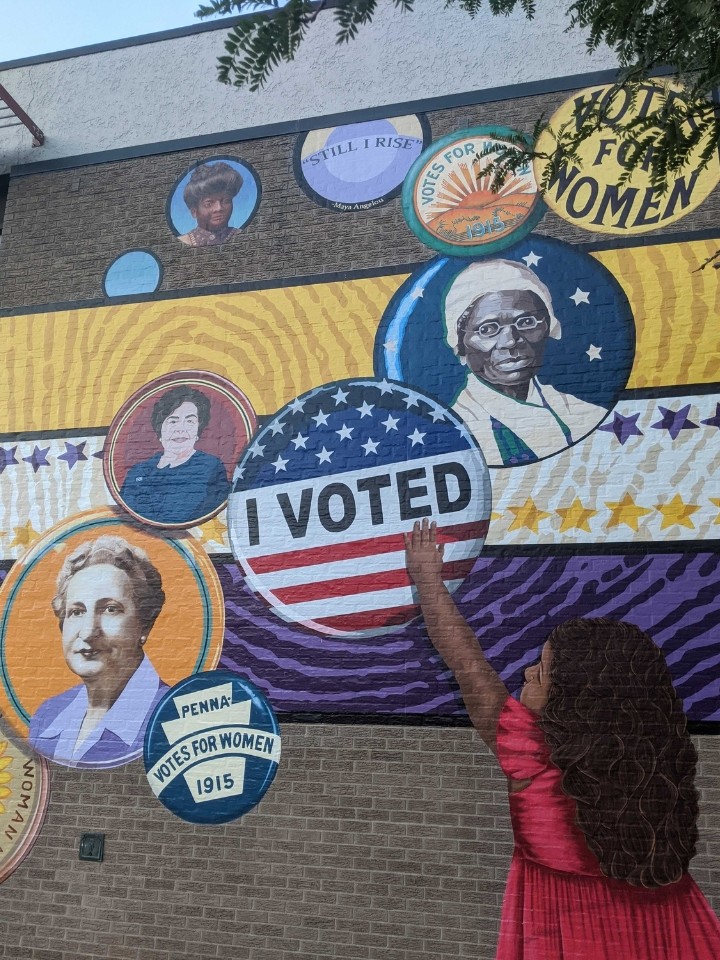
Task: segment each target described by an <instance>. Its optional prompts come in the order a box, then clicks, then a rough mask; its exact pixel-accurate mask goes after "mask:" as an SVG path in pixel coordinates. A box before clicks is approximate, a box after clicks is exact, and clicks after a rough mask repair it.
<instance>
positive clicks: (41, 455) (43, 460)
mask: <svg viewBox="0 0 720 960" xmlns="http://www.w3.org/2000/svg"><path fill="white" fill-rule="evenodd" d="M49 449H50V447H45V448H44V449H43V450H41V449H40V447H38V446H36V447H35V449H34V450H33V452H32V454H31V455H30V456H29V457H23V460H24V462H25V463H29V464H30V465H31V466H32V468H33V471H34V472H35V473H37V472H38V470H39V469H40V467H49V466H50V464H49V463H48V460H47V454H48V450H49Z"/></svg>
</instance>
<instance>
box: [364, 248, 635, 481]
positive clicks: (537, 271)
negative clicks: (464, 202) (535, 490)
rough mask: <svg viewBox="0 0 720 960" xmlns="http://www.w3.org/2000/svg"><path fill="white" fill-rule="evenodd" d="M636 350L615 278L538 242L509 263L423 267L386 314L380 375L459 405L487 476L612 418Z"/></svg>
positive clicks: (577, 254) (509, 256)
mask: <svg viewBox="0 0 720 960" xmlns="http://www.w3.org/2000/svg"><path fill="white" fill-rule="evenodd" d="M634 345H635V332H634V326H633V319H632V314H631V311H630V306H629V304H628V302H627V298H626V296H625V294H624V292H623V290H622V288H621V287H620V285H619V284H618V283H617V281H616V280H615V279H614V277H613V276H612V275H611V274H610V273H609V272H608V271H607V270H606V269H605V268H604V267H603V266H602V265H601V264H599V263H597V262H596V261H595V260H593V259H592V258H591V257H589V256H588V255H587V254H584V253H582V252H581V251H579V250H577V249H576V248H573V247H571V246H569V245H568V244H564V243H562V242H561V241H558V240H551V239H549V238H547V237H541V236H537V235H535V234H531V235H530V236H529V237H527V238H526V239H525V240H523V241H521V242H520V243H519V244H515V245H513V246H512V247H510V248H508V249H507V250H505V251H504V252H503V256H502V258H496V257H491V256H488V257H485V258H483V259H482V260H477V261H475V262H474V263H472V264H470V265H468V264H467V261H464V260H459V259H458V258H453V259H449V258H447V257H442V258H436V259H435V260H431V261H430V262H429V263H428V264H427V265H425V266H423V267H421V268H420V269H419V270H418V271H417V273H416V274H414V275H413V276H411V277H410V278H409V279H408V280H407V281H406V282H405V283H404V284H403V285H402V286H401V287H400V289H399V290H398V292H397V293H396V294H395V296H394V297H393V299H392V301H391V302H390V304H389V306H388V309H387V310H386V312H385V315H384V317H383V320H382V322H381V324H380V326H379V328H378V334H377V339H376V344H375V369H376V374H377V375H378V376H388V377H391V378H392V379H394V380H401V381H404V382H406V383H413V384H421V383H422V384H423V385H424V386H425V389H427V390H429V391H430V392H431V393H433V394H434V395H435V396H437V397H438V398H439V399H441V400H442V401H443V402H445V403H447V404H448V405H450V406H452V409H453V410H454V411H455V412H456V413H457V414H458V415H459V416H460V417H461V418H462V419H463V420H464V421H465V423H466V424H467V425H468V427H469V428H470V430H471V431H472V433H473V434H474V436H475V437H476V439H477V440H478V442H479V444H480V447H481V449H482V451H483V453H484V455H485V458H486V460H487V462H488V464H489V465H490V466H506V467H507V466H518V465H526V464H529V463H534V462H536V461H538V460H541V459H543V458H544V457H548V456H552V455H553V454H555V453H557V452H559V451H560V450H563V449H565V448H566V447H568V446H571V445H573V444H575V443H577V442H578V441H579V440H582V439H583V438H584V437H586V436H587V435H588V434H589V433H590V432H591V431H592V430H593V429H595V427H597V425H598V424H599V423H600V422H601V421H603V420H604V419H605V417H606V416H607V414H608V410H609V409H610V408H611V407H612V406H613V405H614V403H615V402H616V400H617V398H618V396H619V394H620V391H621V390H622V389H623V388H624V386H625V384H626V382H627V379H628V376H629V373H630V369H631V367H632V362H633V352H634Z"/></svg>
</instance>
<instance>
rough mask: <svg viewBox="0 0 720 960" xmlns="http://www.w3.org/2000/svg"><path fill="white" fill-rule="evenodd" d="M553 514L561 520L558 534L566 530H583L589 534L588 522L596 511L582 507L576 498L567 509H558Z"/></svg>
mask: <svg viewBox="0 0 720 960" xmlns="http://www.w3.org/2000/svg"><path fill="white" fill-rule="evenodd" d="M555 513H557V514H558V516H559V517H560V518H561V520H562V523H561V524H560V533H564V532H565V531H566V530H574V529H577V530H584V531H585V532H586V533H590V520H591V519H592V517H594V516H595V515H596V514H597V510H590V509H588V508H587V507H584V506H583V505H582V503H581V502H580V501H579V500H578V498H577V497H575V499H574V500H573V502H572V503H571V504H570V506H569V507H558V508H557V509H556V510H555Z"/></svg>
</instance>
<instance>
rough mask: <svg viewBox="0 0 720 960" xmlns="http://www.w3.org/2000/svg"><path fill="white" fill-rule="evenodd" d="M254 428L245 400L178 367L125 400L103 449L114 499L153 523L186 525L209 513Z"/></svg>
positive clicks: (214, 380)
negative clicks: (175, 370)
mask: <svg viewBox="0 0 720 960" xmlns="http://www.w3.org/2000/svg"><path fill="white" fill-rule="evenodd" d="M256 425H257V422H256V418H255V412H254V410H253V408H252V405H251V404H250V401H249V400H248V399H247V397H246V396H245V395H244V394H243V393H242V392H241V391H240V390H239V389H238V388H237V387H236V386H234V384H232V383H230V382H229V381H228V380H225V379H224V378H223V377H219V376H217V375H216V374H212V373H206V372H204V371H200V370H182V371H178V372H177V373H171V374H166V375H165V376H162V377H158V378H157V379H156V380H153V381H152V383H149V384H147V385H146V386H144V387H142V388H141V389H140V390H138V391H137V392H136V393H134V394H133V396H132V397H130V398H129V399H128V400H127V402H126V403H125V404H124V405H123V406H122V408H121V409H120V411H119V412H118V414H117V416H116V417H115V418H114V420H113V422H112V424H111V426H110V430H109V431H108V436H107V441H106V444H105V455H104V467H105V480H106V482H107V485H108V489H109V490H110V493H111V494H112V496H113V497H114V498H115V500H116V501H117V502H118V503H119V504H120V506H121V507H124V508H125V509H126V510H127V511H128V512H129V513H131V514H132V515H133V516H134V517H135V518H137V519H138V520H142V521H144V522H145V523H149V524H151V525H152V526H161V527H175V528H180V527H191V526H195V525H196V524H198V523H204V522H205V521H206V520H209V519H210V518H211V517H213V516H215V514H217V513H218V512H219V511H220V510H221V509H222V507H223V506H225V503H226V501H227V498H228V494H229V493H230V477H231V476H232V471H233V470H234V468H235V465H236V464H237V462H238V459H239V458H240V455H241V453H242V451H243V450H244V449H245V447H246V446H247V442H248V439H249V438H250V436H251V435H252V433H253V432H254V430H255V427H256Z"/></svg>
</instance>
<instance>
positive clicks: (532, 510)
mask: <svg viewBox="0 0 720 960" xmlns="http://www.w3.org/2000/svg"><path fill="white" fill-rule="evenodd" d="M508 510H509V511H510V513H513V514H514V515H515V519H514V520H513V522H512V523H511V524H510V527H509V529H510V530H522V528H523V527H527V529H528V530H530V531H531V532H532V533H537V532H538V524H539V523H540V522H541V521H542V520H546V519H547V518H548V517H549V516H550V514H549V513H545V511H544V510H540V509H539V507H536V506H535V503H534V502H533V500H532V499H531V498H530V497H528V498H527V500H526V501H525V503H524V504H523V505H522V506H521V507H508Z"/></svg>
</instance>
